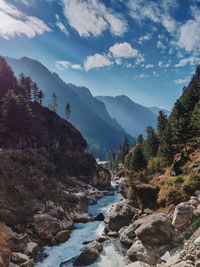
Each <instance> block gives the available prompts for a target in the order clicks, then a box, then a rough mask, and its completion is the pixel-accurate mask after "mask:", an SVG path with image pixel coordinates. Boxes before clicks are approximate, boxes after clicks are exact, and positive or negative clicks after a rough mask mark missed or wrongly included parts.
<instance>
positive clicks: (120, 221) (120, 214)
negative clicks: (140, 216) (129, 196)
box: [105, 200, 138, 231]
mask: <svg viewBox="0 0 200 267" xmlns="http://www.w3.org/2000/svg"><path fill="white" fill-rule="evenodd" d="M137 213H138V210H137V209H135V208H134V207H132V206H131V202H130V201H128V200H122V201H120V202H118V203H115V204H113V205H112V207H111V209H110V211H109V214H108V216H106V218H105V222H106V223H107V225H108V228H109V229H110V230H112V231H119V230H120V229H121V228H122V227H123V226H126V225H128V224H129V223H130V222H131V221H132V220H133V219H134V217H135V215H136V214H137Z"/></svg>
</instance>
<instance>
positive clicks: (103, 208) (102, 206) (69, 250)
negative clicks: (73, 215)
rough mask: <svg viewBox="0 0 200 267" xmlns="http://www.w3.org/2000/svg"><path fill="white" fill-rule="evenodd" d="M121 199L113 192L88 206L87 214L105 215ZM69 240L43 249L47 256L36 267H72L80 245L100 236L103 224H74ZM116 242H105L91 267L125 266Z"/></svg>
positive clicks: (119, 195)
mask: <svg viewBox="0 0 200 267" xmlns="http://www.w3.org/2000/svg"><path fill="white" fill-rule="evenodd" d="M120 199H122V196H121V194H119V193H117V192H115V193H114V195H112V196H105V197H103V198H102V199H100V200H99V201H98V202H97V204H95V205H91V206H89V212H90V214H91V215H92V216H96V215H98V214H99V213H103V214H104V215H106V214H107V213H108V211H109V209H110V207H111V206H112V204H113V203H115V202H118V201H120ZM74 228H75V229H74V230H73V231H72V234H71V237H70V239H69V240H68V241H67V242H65V243H63V244H61V245H59V246H54V247H45V248H44V253H45V254H47V255H48V256H47V257H46V258H45V259H44V260H43V261H42V262H39V263H37V265H36V266H37V267H60V266H61V267H72V266H73V263H72V259H73V258H74V257H76V256H78V255H79V254H80V251H81V249H82V248H83V247H84V245H83V244H82V243H83V242H85V241H91V240H93V239H95V238H96V237H98V236H101V235H102V233H103V230H104V222H99V221H94V222H89V223H84V224H83V223H76V224H74ZM117 242H118V241H116V240H114V239H113V241H112V242H111V241H106V242H105V243H104V249H103V251H102V253H101V255H100V257H99V258H98V259H97V261H96V262H95V263H93V264H92V265H90V266H91V267H113V266H125V260H124V256H123V255H122V253H121V251H120V248H119V247H120V246H118V243H117Z"/></svg>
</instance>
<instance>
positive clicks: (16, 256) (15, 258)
mask: <svg viewBox="0 0 200 267" xmlns="http://www.w3.org/2000/svg"><path fill="white" fill-rule="evenodd" d="M11 260H12V262H14V263H16V264H20V263H24V262H26V261H28V260H29V257H28V256H27V255H25V254H23V253H20V252H13V253H12V254H11Z"/></svg>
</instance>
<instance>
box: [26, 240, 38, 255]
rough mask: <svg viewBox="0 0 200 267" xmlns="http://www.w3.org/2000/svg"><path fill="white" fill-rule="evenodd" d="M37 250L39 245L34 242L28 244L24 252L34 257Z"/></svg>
mask: <svg viewBox="0 0 200 267" xmlns="http://www.w3.org/2000/svg"><path fill="white" fill-rule="evenodd" d="M38 250H39V245H38V244H37V243H35V242H28V243H27V248H26V251H27V253H28V254H30V255H33V256H35V254H36V253H37V251H38Z"/></svg>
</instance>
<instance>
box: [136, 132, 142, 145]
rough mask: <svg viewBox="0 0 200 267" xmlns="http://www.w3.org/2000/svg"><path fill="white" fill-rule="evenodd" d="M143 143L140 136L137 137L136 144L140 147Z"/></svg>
mask: <svg viewBox="0 0 200 267" xmlns="http://www.w3.org/2000/svg"><path fill="white" fill-rule="evenodd" d="M143 143H144V137H143V135H142V134H140V135H138V137H137V144H138V145H142V144H143Z"/></svg>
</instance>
